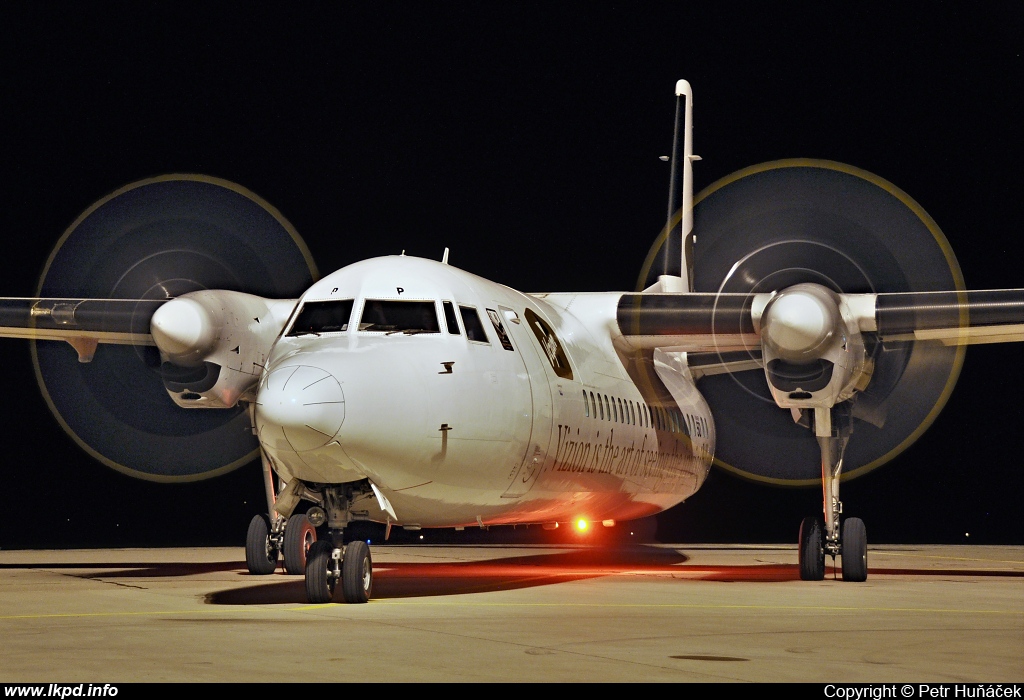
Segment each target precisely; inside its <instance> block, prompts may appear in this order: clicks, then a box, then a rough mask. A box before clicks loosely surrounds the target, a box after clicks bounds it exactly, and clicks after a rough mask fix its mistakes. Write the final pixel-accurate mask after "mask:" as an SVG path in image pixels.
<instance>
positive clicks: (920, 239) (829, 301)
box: [638, 159, 964, 485]
mask: <svg viewBox="0 0 1024 700" xmlns="http://www.w3.org/2000/svg"><path fill="white" fill-rule="evenodd" d="M694 202H695V205H694V211H693V220H694V233H695V236H696V243H695V246H694V255H695V257H694V273H695V277H694V290H695V291H696V292H705V293H713V294H714V298H715V300H716V301H715V308H716V309H718V307H719V306H720V304H719V302H718V300H719V299H721V300H722V303H721V307H722V308H723V313H721V314H718V313H716V315H715V319H716V320H715V323H714V332H715V334H716V335H721V336H722V337H744V338H749V337H750V335H749V330H750V329H749V328H747V327H745V326H741V325H740V324H748V325H749V323H750V318H751V315H750V314H749V313H743V314H737V313H734V310H733V309H732V307H733V306H735V303H736V302H735V300H736V299H742V298H743V297H741V296H736V295H751V294H754V295H762V297H763V298H765V299H767V300H768V301H767V303H765V304H764V306H763V309H761V310H760V314H759V315H756V314H755V316H756V322H758V323H759V324H760V327H759V332H760V339H761V340H760V343H753V344H752V343H749V342H748V343H746V344H745V346H744V347H745V354H746V359H748V360H750V362H748V363H747V364H748V365H753V364H755V363H756V364H758V365H761V364H763V366H764V367H765V370H766V371H764V372H750V371H745V372H724V373H721V374H715V375H712V376H705V377H703V378H701V379H700V380H699V381H700V383H699V385H698V386H699V388H700V390H701V392H702V394H703V395H704V397H705V398H706V399H707V402H708V404H709V406H710V407H711V411H712V413H713V415H714V416H715V417H716V429H717V436H718V453H717V454H716V456H715V462H716V464H718V465H719V466H721V467H722V468H724V469H726V470H729V471H731V472H733V473H735V474H738V475H741V476H744V477H746V478H749V479H753V480H756V481H761V482H769V483H775V484H781V485H820V484H821V455H820V452H819V445H818V444H817V443H816V441H815V440H813V439H810V438H811V437H812V436H813V435H809V433H808V430H807V427H806V421H801V422H802V423H804V424H803V425H801V424H798V423H797V422H796V421H795V420H794V418H797V419H800V418H801V417H804V416H802V414H801V413H800V407H801V406H803V405H810V404H809V403H808V402H809V401H810V397H811V396H812V394H813V398H814V400H816V401H817V400H820V398H821V393H822V392H832V393H831V398H832V399H834V400H835V401H836V402H839V401H846V400H847V399H850V398H851V396H852V397H853V399H852V401H850V402H848V403H847V404H846V405H847V406H849V407H850V409H851V413H850V416H849V419H850V420H851V421H852V428H853V435H852V437H851V439H850V441H849V445H848V447H847V449H846V452H845V457H844V467H843V470H844V478H847V479H849V478H854V477H856V476H859V475H861V474H864V473H866V472H868V471H870V470H871V469H873V468H875V467H877V466H879V465H881V464H884V463H885V462H887V461H889V460H891V459H892V458H893V457H895V456H896V455H897V454H899V453H900V452H902V451H903V450H905V449H906V448H907V447H909V446H910V445H911V444H912V443H913V442H914V441H915V440H916V439H917V437H918V436H919V435H921V433H923V432H924V430H925V429H926V428H927V427H928V425H930V424H931V422H932V421H933V420H934V419H935V417H936V416H937V415H938V413H939V411H940V410H941V409H942V407H943V406H944V405H945V403H946V400H947V399H948V397H949V394H950V392H951V391H952V388H953V385H954V383H955V382H956V378H957V376H958V375H959V371H960V367H961V365H962V362H963V355H964V350H963V348H962V347H947V346H943V345H941V344H938V343H924V342H915V341H913V340H900V341H894V342H888V341H887V342H884V343H883V342H881V341H880V340H879V339H878V338H877V337H876V336H875V335H873V334H871V333H864V334H863V335H861V334H860V333H859V331H858V330H857V324H856V322H853V323H851V322H850V318H851V314H852V312H851V310H850V309H849V308H847V307H846V302H845V301H844V299H846V298H847V297H845V296H840V295H851V294H875V293H893V292H923V291H940V290H960V291H962V290H963V288H964V285H963V278H962V276H961V273H960V268H959V265H958V263H957V261H956V258H955V256H954V255H953V252H952V250H951V248H950V246H949V244H948V242H947V241H946V238H945V236H944V235H943V234H942V232H941V230H940V229H939V227H938V226H937V225H936V224H935V222H934V221H933V220H932V219H931V217H929V216H928V214H927V213H926V212H925V211H924V210H923V209H922V208H921V206H920V205H919V204H917V203H916V202H915V201H914V200H913V199H911V198H910V197H909V196H908V195H907V194H906V193H904V192H902V191H901V190H900V189H899V188H897V187H896V186H895V185H893V184H892V183H890V182H887V181H886V180H884V179H882V178H880V177H878V176H877V175H873V174H871V173H869V172H866V171H864V170H860V169H857V168H854V167H852V166H849V165H845V164H842V163H835V162H831V161H821V160H806V159H800V160H783V161H774V162H770V163H763V164H760V165H755V166H753V167H750V168H747V169H745V170H742V171H740V172H738V173H734V174H733V175H730V176H728V177H726V178H723V179H722V180H720V181H718V182H716V183H714V184H713V185H711V186H710V187H708V188H707V189H705V190H704V191H702V192H701V193H700V194H699V195H697V196H696V197H695V198H694ZM661 240H664V236H662V237H661V239H659V241H658V242H656V244H655V247H654V248H652V251H651V254H650V255H648V261H653V260H656V259H657V258H658V255H657V253H658V251H657V248H660V246H661V242H660V241H661ZM658 272H659V271H658V270H653V269H651V265H650V263H648V265H647V266H646V267H645V269H644V271H643V273H642V274H641V276H640V281H639V286H638V289H643V288H646V287H648V286H650V285H651V284H653V283H654V282H656V281H657V275H658ZM748 298H749V297H748ZM744 334H746V335H744ZM727 349H728V350H729V351H730V352H729V353H728V355H729V357H725V354H726V353H724V352H723V353H722V358H721V359H722V361H723V362H725V363H726V366H736V357H735V354H736V350H737V348H736V347H729V348H727ZM741 354H742V353H741ZM837 368H839V370H841V371H840V373H839V374H836V371H837ZM766 378H767V381H766ZM853 387H855V388H856V389H857V391H856V392H854V391H853V390H852V388H853ZM780 406H784V407H791V408H793V411H786V410H782V409H780Z"/></svg>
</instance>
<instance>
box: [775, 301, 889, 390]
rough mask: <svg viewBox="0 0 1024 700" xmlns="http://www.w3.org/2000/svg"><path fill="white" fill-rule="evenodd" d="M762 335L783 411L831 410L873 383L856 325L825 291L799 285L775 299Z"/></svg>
mask: <svg viewBox="0 0 1024 700" xmlns="http://www.w3.org/2000/svg"><path fill="white" fill-rule="evenodd" d="M760 333H761V342H762V346H761V347H762V352H763V356H764V371H765V377H766V378H767V380H768V388H769V390H770V391H771V394H772V398H773V399H774V400H775V403H776V404H777V405H778V406H780V407H781V408H815V407H818V408H830V407H832V406H835V405H836V404H838V403H841V402H842V401H846V400H847V399H850V398H852V397H853V395H854V393H855V392H856V391H857V390H858V389H863V388H864V387H865V386H867V383H868V382H869V381H870V379H871V367H872V365H871V362H870V360H869V359H868V357H867V353H866V352H865V348H864V339H863V337H862V336H861V333H860V328H859V327H858V321H857V319H856V318H855V317H854V315H853V314H852V313H851V311H850V309H849V307H848V305H847V303H846V301H845V300H844V299H843V298H842V297H841V296H840V295H838V294H836V293H835V292H833V291H831V290H830V289H828V288H826V287H823V286H821V285H818V284H796V285H793V286H791V287H788V288H787V289H785V290H783V291H782V292H780V293H778V294H776V295H774V296H773V297H772V298H771V300H769V301H768V303H767V304H766V305H765V308H764V311H763V312H762V313H761V317H760Z"/></svg>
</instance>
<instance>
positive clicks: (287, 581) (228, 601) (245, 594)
mask: <svg viewBox="0 0 1024 700" xmlns="http://www.w3.org/2000/svg"><path fill="white" fill-rule="evenodd" d="M412 549H415V548H412ZM684 549H685V548H684ZM689 561H690V558H689V557H688V556H687V555H686V554H684V553H682V552H680V551H678V550H676V549H667V548H662V547H647V546H642V545H640V546H633V547H626V548H598V547H595V548H592V549H573V550H569V551H561V552H556V553H545V554H527V555H522V556H515V557H502V556H495V557H494V558H492V559H484V560H476V561H467V562H377V563H376V564H375V566H374V584H373V585H374V588H373V597H374V598H375V599H398V598H412V597H431V596H450V595H464V594H469V593H488V592H496V591H511V590H517V589H523V588H532V587H537V586H549V585H554V584H558V583H566V582H571V581H580V580H586V579H593V578H600V577H604V576H615V575H636V576H643V575H651V576H671V577H672V578H678V579H690V580H700V581H718V582H723V583H729V582H734V583H740V582H750V583H781V582H787V581H797V580H799V578H800V572H799V569H798V567H797V566H796V565H795V564H750V565H733V566H729V565H716V566H712V565H706V564H692V563H688V562H689ZM4 569H50V570H59V571H63V572H66V573H67V574H68V575H71V576H77V577H80V578H90V579H105V580H117V579H147V578H165V577H182V576H196V575H202V574H211V573H219V572H234V573H237V574H239V575H240V577H242V578H244V579H245V580H247V581H253V584H252V585H245V586H241V587H238V588H232V589H229V590H224V591H218V592H215V593H211V594H209V595H207V596H206V597H205V600H206V602H207V603H209V604H212V605H268V604H286V603H306V602H307V598H306V589H305V582H304V579H303V578H302V577H301V576H291V575H287V574H285V573H283V570H282V569H278V572H277V573H275V574H272V575H270V576H259V577H251V578H250V577H249V576H248V575H247V574H246V572H245V564H244V563H243V562H238V561H218V562H191V563H186V562H124V561H106V562H74V561H70V562H68V561H66V562H61V563H46V564H42V563H38V564H17V563H4V564H0V570H4ZM79 572H80V573H79ZM870 573H871V574H872V575H874V576H886V575H888V576H922V577H924V576H926V577H933V576H985V577H1011V578H1024V572H1022V571H992V570H981V569H909V568H876V567H872V568H871V569H870ZM826 578H827V579H833V578H841V572H840V569H839V568H838V567H832V566H829V567H828V568H827V570H826ZM335 600H336V601H337V602H340V601H341V594H340V590H339V591H338V593H337V595H336V597H335Z"/></svg>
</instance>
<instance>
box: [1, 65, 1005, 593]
mask: <svg viewBox="0 0 1024 700" xmlns="http://www.w3.org/2000/svg"><path fill="white" fill-rule="evenodd" d="M675 94H676V99H677V105H676V126H675V137H674V139H673V147H672V154H671V156H667V157H665V158H666V159H667V160H670V161H671V163H672V171H671V172H672V178H671V182H670V187H669V191H670V194H669V204H668V212H667V214H668V216H667V222H666V225H665V228H664V230H663V231H662V232H661V234H660V236H659V237H658V239H657V240H656V241H655V243H654V245H653V246H652V248H651V251H650V253H649V255H648V258H647V261H646V262H645V265H644V269H643V271H642V272H641V275H640V279H639V282H638V285H637V289H638V290H639V291H635V292H623V291H619V292H601V293H594V292H589V293H567V292H558V293H546V292H541V293H523V292H520V291H516V290H514V289H511V288H509V287H507V286H504V285H501V284H498V283H495V282H492V281H489V280H486V279H483V278H481V277H479V276H476V275H474V274H472V273H471V272H468V271H465V270H461V269H459V268H458V267H456V266H454V265H450V264H449V263H448V251H447V249H445V251H444V254H443V256H442V258H441V260H429V259H424V258H418V257H413V256H407V255H405V254H404V252H403V253H402V254H400V255H389V256H384V257H378V258H373V259H368V260H363V261H360V262H356V263H353V264H351V265H348V266H347V267H344V268H342V269H340V270H337V271H336V272H333V273H331V274H329V275H326V276H324V277H322V278H320V279H317V277H318V272H317V270H316V266H315V264H314V263H313V261H312V258H311V256H310V254H309V251H308V249H307V248H306V247H305V244H304V243H303V242H302V239H301V237H300V236H299V235H298V233H297V232H296V231H295V230H294V228H293V227H292V226H291V224H290V223H289V222H288V221H287V220H286V219H285V218H284V217H283V216H282V215H281V213H280V212H278V211H277V210H276V209H274V208H273V207H272V206H271V205H269V204H268V203H266V202H264V201H263V200H262V199H261V198H259V197H258V196H257V195H255V194H254V193H252V192H250V191H248V190H246V189H245V188H244V187H242V186H240V185H237V184H235V183H232V182H228V181H225V180H221V179H218V178H214V177H209V176H202V175H181V174H176V175H166V176H160V177H156V178H150V179H147V180H143V181H140V182H135V183H131V184H129V185H127V186H125V187H123V188H121V189H119V190H117V191H116V192H113V193H111V194H110V195H108V196H107V197H105V198H103V199H101V200H100V201H98V202H97V203H95V204H94V205H93V206H92V207H90V208H89V209H87V210H86V211H85V212H83V214H82V215H81V216H80V217H79V218H78V219H77V220H76V221H75V222H74V223H73V224H72V225H71V226H70V227H69V229H68V230H67V231H66V232H65V234H64V236H63V237H62V238H61V239H60V241H59V242H58V244H57V246H56V247H55V248H54V251H53V252H52V253H51V255H50V259H49V260H48V261H47V263H46V267H45V269H44V272H43V275H42V277H41V279H40V284H39V287H38V289H37V292H36V295H35V296H33V297H26V298H4V299H0V336H4V337H17V338H27V339H30V340H33V341H65V342H63V343H53V342H51V343H46V342H34V343H33V362H34V363H35V368H36V371H37V379H38V380H39V384H40V387H41V388H42V390H43V393H44V398H45V399H46V401H47V403H48V404H49V406H50V408H51V410H52V411H53V413H54V415H55V417H56V418H57V420H58V421H59V422H60V423H61V425H62V426H63V427H64V429H65V430H66V431H67V432H68V433H69V435H71V436H72V437H73V438H74V439H75V440H76V442H77V443H78V444H79V445H80V446H81V447H82V448H83V449H84V450H85V451H86V452H88V453H89V454H90V455H92V456H93V457H95V458H96V459H97V460H99V461H101V462H103V463H104V464H106V465H108V466H110V467H112V468H114V469H117V470H118V471H121V472H122V473H125V474H129V475H131V476H134V477H138V478H142V479H147V480H151V481H158V482H180V481H195V480H202V479H208V478H213V477H216V476H218V475H221V474H224V473H226V472H228V471H231V470H232V469H235V468H237V467H238V466H240V465H242V464H245V463H248V462H250V461H251V460H253V459H255V458H257V457H258V458H259V459H260V461H261V463H262V473H263V481H264V490H265V494H266V512H265V513H261V514H259V515H257V516H255V517H254V518H253V519H252V521H251V523H250V524H249V528H248V533H247V536H246V543H245V552H246V565H247V568H248V571H249V572H250V573H251V574H253V575H266V574H270V573H273V572H274V571H276V570H277V568H278V566H279V563H280V562H281V560H282V559H283V566H284V569H285V571H286V572H287V573H289V574H296V575H303V576H304V577H305V587H306V593H307V596H308V599H309V601H310V602H311V603H327V602H331V601H332V600H334V598H335V596H336V593H337V592H338V589H339V588H340V594H341V598H342V600H343V601H344V602H346V603H365V602H367V601H368V600H369V599H370V598H371V597H372V593H373V565H372V559H371V553H370V548H369V546H368V544H367V542H366V541H364V540H362V539H359V538H357V537H353V536H352V534H351V533H352V530H353V528H351V527H350V526H351V525H352V524H353V523H358V522H361V521H370V522H374V523H382V524H384V525H385V527H386V531H387V533H390V530H391V528H392V527H395V526H398V527H402V528H404V529H406V530H413V531H415V530H417V529H420V528H442V527H443V528H456V529H464V528H467V527H480V528H487V527H490V526H497V525H517V524H529V525H534V524H539V525H543V526H544V527H546V528H555V527H558V526H565V525H566V524H571V523H576V522H579V523H583V524H598V523H600V524H603V525H605V526H612V525H614V524H615V523H616V522H621V521H630V520H634V519H638V518H643V517H647V516H651V515H653V514H656V513H659V512H662V511H664V510H667V509H669V508H672V507H673V506H675V505H677V504H679V503H681V502H683V501H684V500H686V499H687V498H689V497H690V496H692V495H693V494H694V493H696V492H697V491H698V489H700V487H701V485H702V484H703V483H704V482H705V480H706V478H707V476H708V473H709V470H710V469H711V466H712V464H718V465H719V466H720V467H722V468H724V469H726V470H729V471H732V472H734V473H736V474H739V475H741V476H744V477H747V478H750V479H753V480H755V481H759V482H764V483H770V484H787V485H817V484H820V486H821V488H822V512H821V514H819V515H812V516H808V517H807V518H805V519H804V520H803V521H802V522H801V524H800V527H799V532H798V545H797V548H798V559H799V569H800V576H801V578H802V579H804V580H822V579H823V578H824V576H825V558H826V556H829V557H831V558H832V560H833V562H834V561H835V560H836V558H837V557H838V558H839V559H840V560H841V567H842V578H843V580H845V581H854V582H859V581H864V580H866V578H867V575H868V565H867V534H866V527H865V525H864V523H863V521H862V520H861V519H860V518H857V517H846V516H845V514H844V511H843V504H842V501H841V500H840V498H839V487H840V483H841V481H843V480H846V479H849V478H854V477H857V476H860V475H862V474H864V473H867V472H868V471H871V470H872V469H874V468H876V467H878V466H880V465H881V464H884V463H885V462H887V461H889V460H891V459H892V458H894V457H895V456H896V455H898V454H899V453H900V452H902V451H903V450H905V449H906V448H907V447H908V446H909V445H910V444H911V443H913V441H914V440H916V439H917V437H918V436H920V435H921V433H923V432H924V430H925V429H926V428H927V427H928V425H930V424H931V422H932V421H933V420H934V419H935V417H936V416H937V415H938V413H939V411H941V409H942V407H943V406H944V404H945V402H946V400H947V399H948V397H949V394H950V391H951V390H952V388H953V385H954V384H955V382H956V379H957V375H958V373H959V370H960V366H961V364H962V362H963V357H964V348H965V346H966V345H968V344H975V343H991V342H1020V341H1022V340H1024V289H1002V290H966V289H965V288H964V283H963V279H962V276H961V274H960V270H959V266H958V264H957V262H956V258H955V256H954V255H953V252H952V250H951V249H950V247H949V244H948V242H947V241H946V239H945V237H944V235H943V234H942V232H941V230H940V229H939V228H938V226H937V225H936V224H935V222H934V221H932V220H931V218H930V217H929V216H928V215H927V213H926V212H924V210H923V209H922V208H921V207H920V206H919V205H918V204H917V203H916V202H914V201H913V200H912V199H911V198H910V197H909V196H908V195H906V193H904V192H902V191H901V190H899V189H898V188H897V187H895V186H894V185H892V184H891V183H888V182H887V181H885V180H883V179H882V178H879V177H877V176H875V175H873V174H871V173H868V172H865V171H862V170H859V169H857V168H855V167H852V166H849V165H845V164H841V163H835V162H831V161H814V160H806V159H803V160H789V161H775V162H771V163H764V164H760V165H757V166H752V167H751V168H748V169H746V170H743V171H740V172H739V173H735V174H734V175H732V176H729V177H727V178H724V179H723V180H720V181H719V182H717V183H714V184H713V185H711V186H709V187H708V188H706V189H705V190H704V191H702V192H701V193H700V194H699V195H697V196H696V197H695V196H694V194H693V163H694V162H695V161H697V160H699V156H696V155H695V154H694V152H693V117H692V103H693V100H692V90H691V88H690V85H689V83H688V82H687V81H685V80H680V81H679V82H678V83H677V85H676V90H675ZM698 239H699V242H698ZM65 343H66V344H65ZM101 344H102V345H103V346H104V347H103V348H102V349H99V345H101ZM67 345H70V346H71V348H72V349H73V352H72V351H69V350H68V348H67Z"/></svg>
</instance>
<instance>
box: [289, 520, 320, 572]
mask: <svg viewBox="0 0 1024 700" xmlns="http://www.w3.org/2000/svg"><path fill="white" fill-rule="evenodd" d="M314 542H316V529H315V528H314V527H313V526H312V525H311V524H310V522H309V518H307V517H306V514H305V513H296V514H294V515H293V516H292V517H290V518H288V524H287V525H286V526H285V529H284V570H285V571H286V572H288V573H289V574H303V573H305V572H306V561H307V558H308V557H309V548H310V547H312V546H313V543H314Z"/></svg>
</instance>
